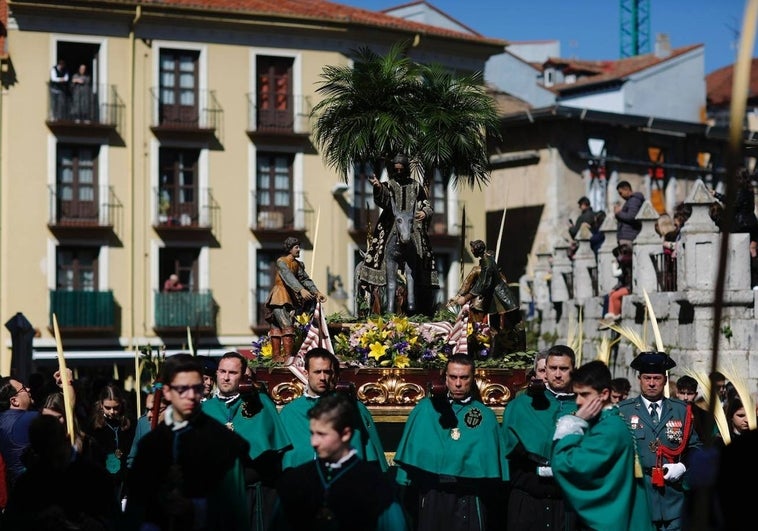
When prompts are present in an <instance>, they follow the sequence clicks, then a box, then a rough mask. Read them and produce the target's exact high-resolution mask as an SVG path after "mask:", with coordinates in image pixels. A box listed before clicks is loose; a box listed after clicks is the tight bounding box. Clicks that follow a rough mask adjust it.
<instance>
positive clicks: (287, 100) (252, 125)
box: [247, 93, 312, 135]
mask: <svg viewBox="0 0 758 531" xmlns="http://www.w3.org/2000/svg"><path fill="white" fill-rule="evenodd" d="M258 98H259V96H258V94H255V93H248V95H247V101H248V131H250V132H256V133H271V134H302V135H308V134H310V132H311V118H310V116H311V109H312V106H311V101H310V98H309V97H308V96H302V95H296V94H287V95H284V96H282V98H281V101H277V102H276V105H274V106H273V107H275V108H272V106H271V105H268V104H266V105H263V104H262V103H261V102H260V100H259V99H258Z"/></svg>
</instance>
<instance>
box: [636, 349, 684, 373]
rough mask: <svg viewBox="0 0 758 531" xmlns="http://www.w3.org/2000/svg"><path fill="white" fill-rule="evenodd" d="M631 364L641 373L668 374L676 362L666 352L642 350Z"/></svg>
mask: <svg viewBox="0 0 758 531" xmlns="http://www.w3.org/2000/svg"><path fill="white" fill-rule="evenodd" d="M629 366H630V367H631V368H632V369H634V370H636V371H637V372H639V373H640V374H666V371H668V370H669V369H672V368H674V367H676V362H675V361H674V360H672V359H671V357H670V356H669V355H668V354H666V353H665V352H640V353H639V354H638V355H637V356H636V357H635V358H634V359H633V360H632V363H630V364H629Z"/></svg>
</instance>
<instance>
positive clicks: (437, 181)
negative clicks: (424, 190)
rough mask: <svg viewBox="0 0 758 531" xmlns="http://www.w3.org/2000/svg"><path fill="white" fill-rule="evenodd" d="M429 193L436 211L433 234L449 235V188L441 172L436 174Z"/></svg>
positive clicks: (432, 227)
mask: <svg viewBox="0 0 758 531" xmlns="http://www.w3.org/2000/svg"><path fill="white" fill-rule="evenodd" d="M429 193H430V194H431V197H430V198H429V202H430V203H431V204H432V209H433V210H434V214H433V215H432V221H431V224H430V228H431V233H432V234H447V232H448V231H447V186H446V185H445V181H444V179H442V173H440V172H439V171H435V172H434V180H433V181H432V184H431V187H430V190H429Z"/></svg>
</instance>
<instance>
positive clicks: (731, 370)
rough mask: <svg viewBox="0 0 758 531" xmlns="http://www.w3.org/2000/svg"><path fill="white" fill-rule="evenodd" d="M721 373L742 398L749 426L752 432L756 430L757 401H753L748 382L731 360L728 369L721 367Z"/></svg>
mask: <svg viewBox="0 0 758 531" xmlns="http://www.w3.org/2000/svg"><path fill="white" fill-rule="evenodd" d="M721 372H722V373H723V375H724V376H726V378H727V380H729V381H730V382H731V383H732V385H733V386H734V390H735V391H737V394H738V395H739V396H740V401H741V402H742V406H743V407H744V408H745V414H746V415H747V424H748V426H749V427H750V429H751V430H754V429H755V428H756V414H755V401H754V400H753V395H752V394H751V393H750V387H749V386H748V383H747V380H746V379H745V377H744V376H743V375H742V374H741V373H740V372H739V371H737V370H736V368H735V367H734V364H733V363H732V362H731V360H730V361H729V363H728V366H727V367H721ZM727 420H728V419H727Z"/></svg>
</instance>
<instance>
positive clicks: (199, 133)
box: [150, 87, 224, 142]
mask: <svg viewBox="0 0 758 531" xmlns="http://www.w3.org/2000/svg"><path fill="white" fill-rule="evenodd" d="M150 94H151V96H152V109H153V110H152V121H151V123H152V125H151V126H150V129H151V130H152V132H153V134H154V135H155V136H156V137H158V138H159V139H161V140H164V141H165V140H183V141H188V140H190V141H191V140H195V141H197V140H200V141H205V142H210V141H212V140H214V139H217V140H219V141H220V140H221V136H220V135H221V130H222V127H221V126H222V124H223V118H224V110H223V109H222V108H221V105H220V104H219V102H218V100H217V99H216V93H215V92H214V91H212V90H198V91H197V93H196V95H195V96H194V97H193V101H189V102H179V103H176V102H172V101H171V100H170V99H168V98H163V99H162V98H161V97H160V95H161V89H160V88H158V87H153V88H151V89H150ZM169 94H171V97H173V94H172V93H170V92H169Z"/></svg>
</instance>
